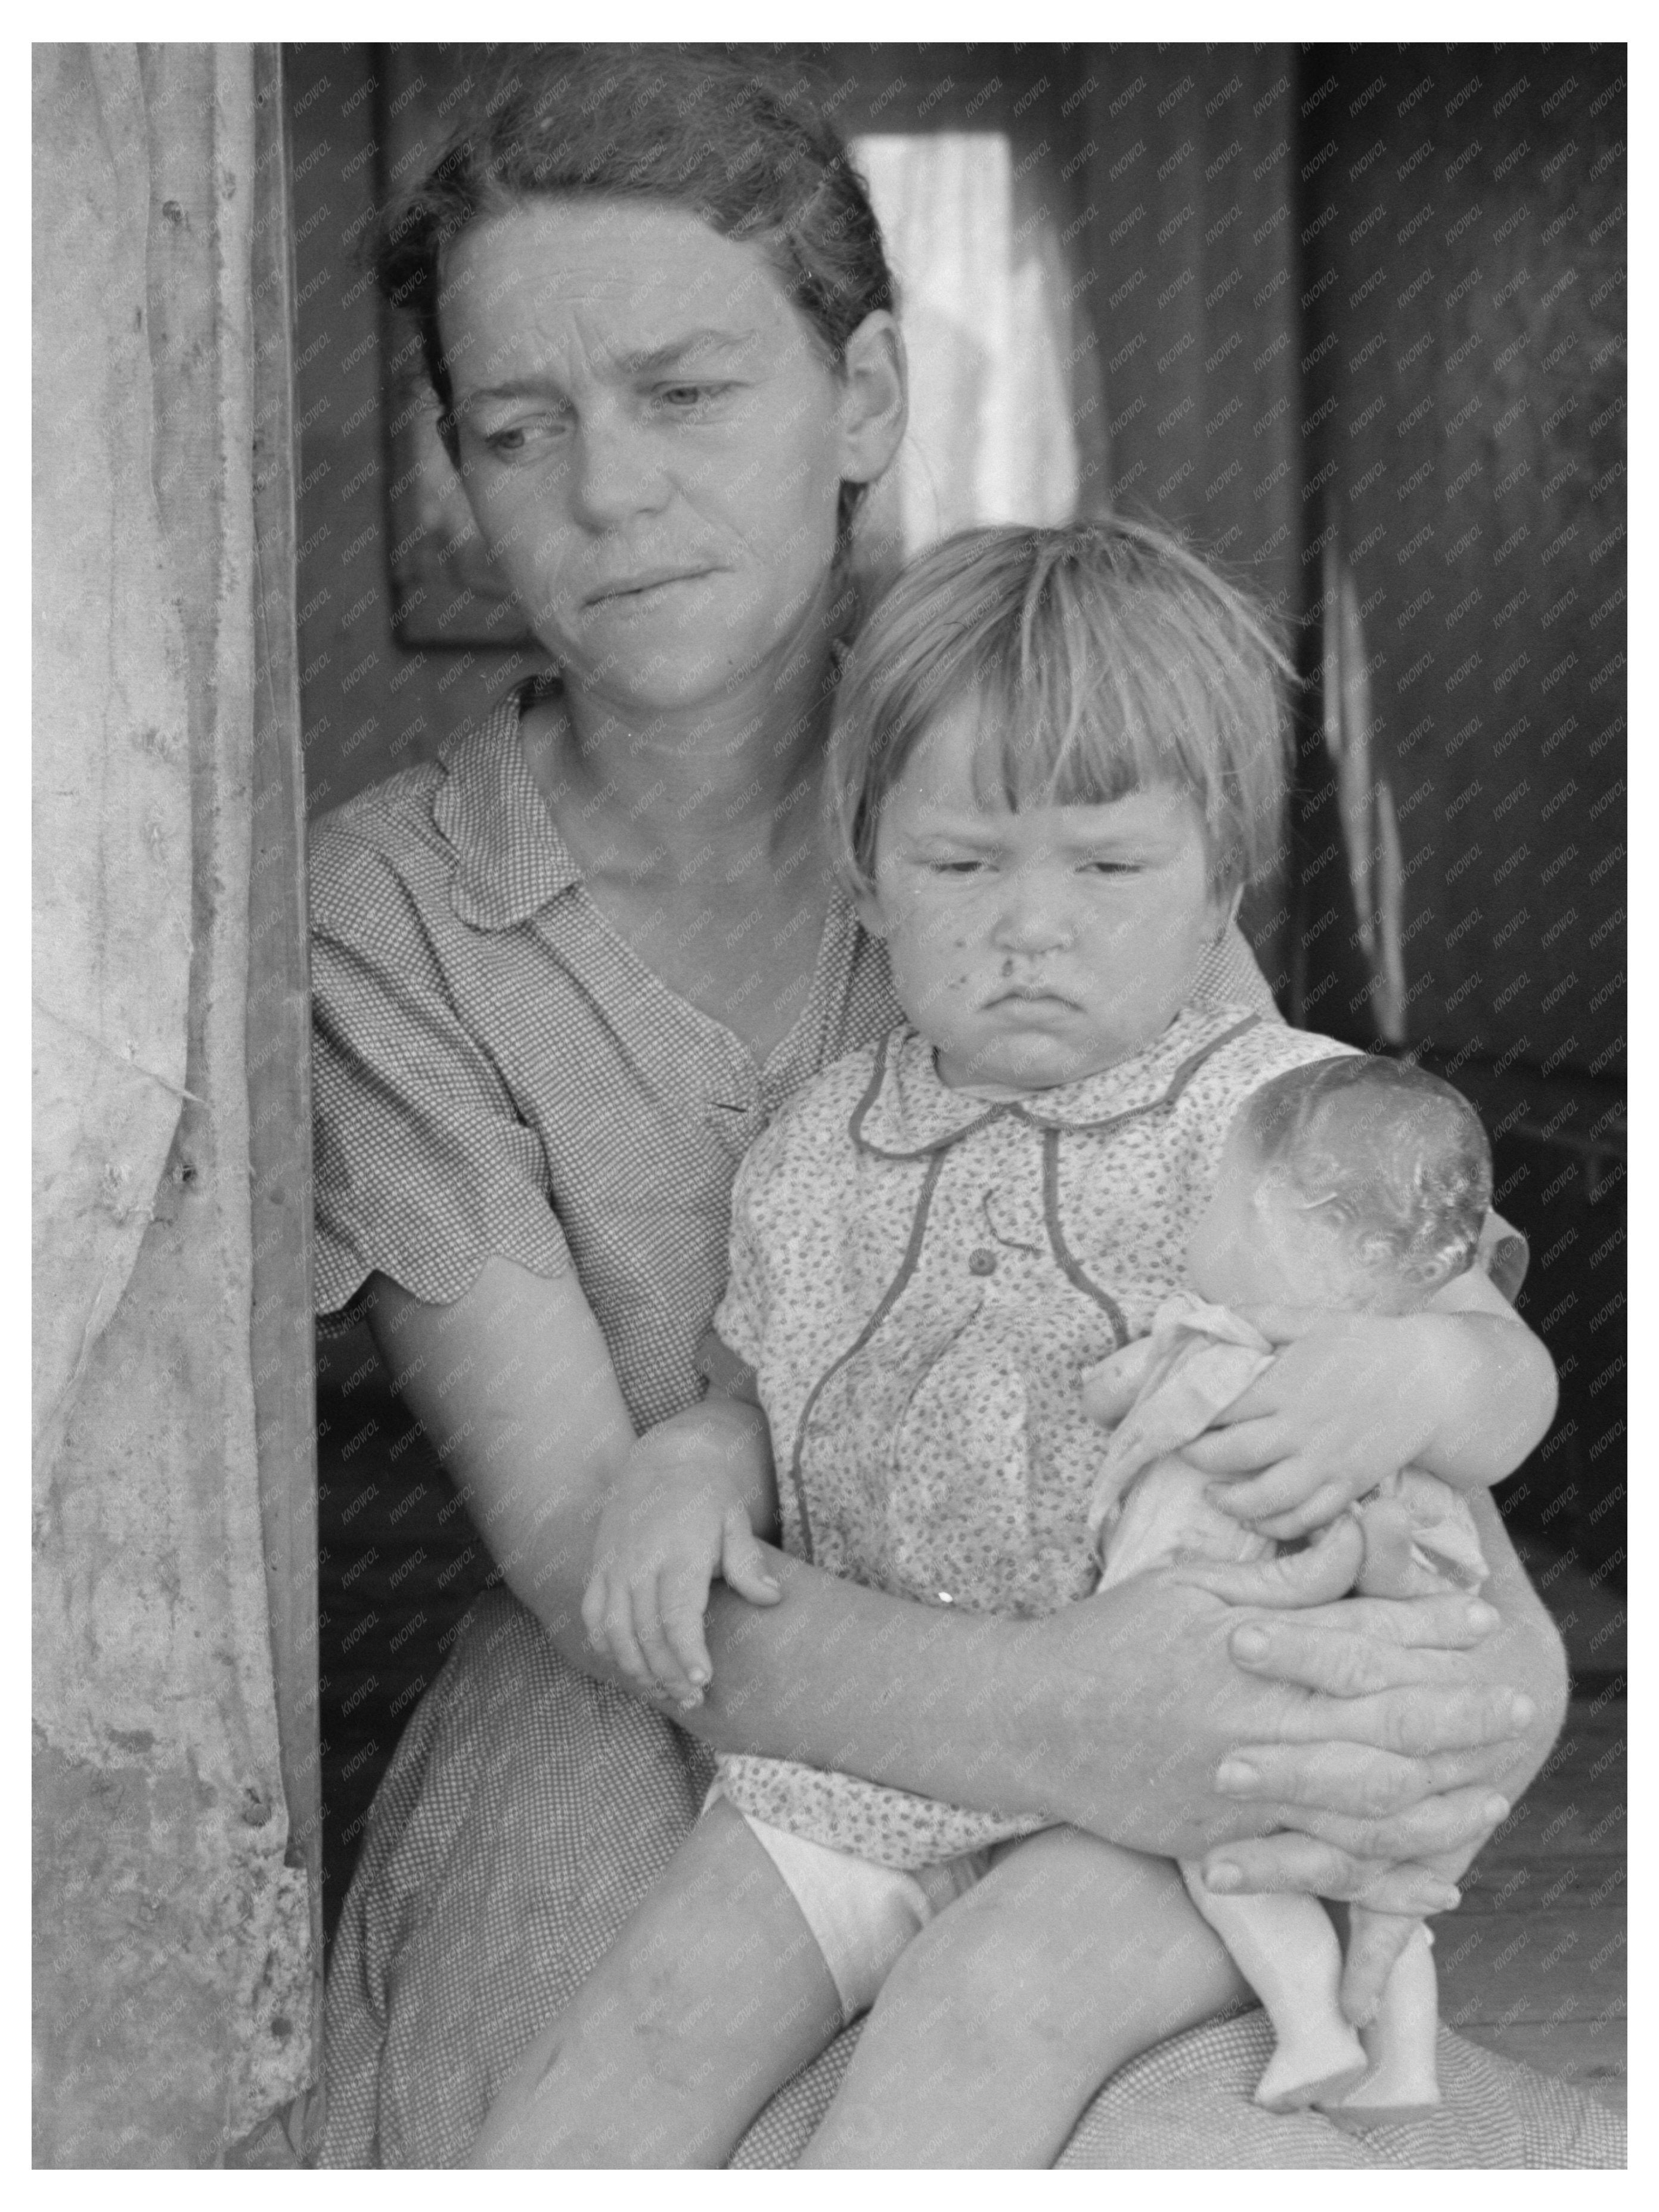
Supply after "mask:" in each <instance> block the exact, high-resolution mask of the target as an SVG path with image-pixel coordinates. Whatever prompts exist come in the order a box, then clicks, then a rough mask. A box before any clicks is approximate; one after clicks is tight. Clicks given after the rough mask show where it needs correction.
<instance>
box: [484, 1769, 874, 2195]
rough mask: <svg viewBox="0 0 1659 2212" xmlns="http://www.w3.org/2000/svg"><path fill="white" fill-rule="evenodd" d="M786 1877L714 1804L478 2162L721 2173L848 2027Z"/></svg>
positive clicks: (546, 2046) (517, 2089)
mask: <svg viewBox="0 0 1659 2212" xmlns="http://www.w3.org/2000/svg"><path fill="white" fill-rule="evenodd" d="M841 2018H842V2013H841V1999H840V1996H839V1995H838V1993H837V1991H836V1985H835V1983H834V1981H833V1980H832V1978H831V1977H830V1973H829V1968H828V1966H826V1965H825V1964H824V1960H823V1954H822V1952H821V1951H820V1950H819V1948H818V1946H817V1942H816V1941H815V1939H814V1937H813V1936H812V1934H811V1929H809V1928H808V1927H807V1924H806V1923H805V1919H803V1917H801V1911H800V1908H799V1905H797V1904H796V1903H795V1900H794V1899H793V1897H792V1896H791V1895H790V1893H789V1891H788V1889H787V1887H786V1886H785V1884H784V1881H783V1878H782V1876H781V1875H780V1874H779V1873H778V1871H777V1869H776V1868H775V1866H774V1865H773V1863H772V1861H771V1860H770V1858H769V1857H768V1856H767V1854H766V1852H765V1850H763V1848H762V1846H761V1845H760V1844H758V1843H757V1841H756V1840H755V1838H754V1836H753V1834H752V1833H751V1832H750V1829H749V1827H748V1825H747V1823H746V1822H745V1821H744V1820H743V1818H742V1816H741V1815H740V1814H738V1813H737V1812H735V1811H734V1810H733V1809H732V1807H731V1806H730V1805H728V1804H727V1803H726V1802H725V1801H724V1800H723V1799H717V1800H716V1801H715V1802H714V1804H712V1805H711V1806H710V1807H709V1808H708V1810H707V1811H706V1812H705V1813H704V1814H703V1815H702V1819H701V1820H699V1821H698V1823H697V1825H696V1827H695V1828H694V1829H693V1830H692V1832H691V1834H690V1837H689V1838H687V1840H686V1842H685V1843H684V1844H683V1845H682V1847H681V1849H680V1850H679V1851H678V1853H677V1854H676V1855H675V1857H674V1858H673V1859H672V1860H671V1863H670V1864H669V1866H668V1867H667V1869H665V1872H664V1874H663V1875H662V1876H661V1878H660V1880H659V1881H658V1882H657V1883H656V1884H655V1885H654V1887H653V1888H652V1889H651V1891H650V1892H649V1893H648V1894H647V1897H646V1899H645V1901H644V1902H643V1904H642V1905H641V1906H640V1908H639V1910H638V1911H636V1912H635V1915H634V1917H633V1918H632V1919H631V1920H629V1923H627V1925H626V1926H625V1927H624V1928H623V1931H622V1934H621V1935H620V1936H618V1937H617V1941H616V1943H615V1944H614V1945H613V1947H612V1948H611V1950H610V1951H609V1952H608V1953H607V1954H605V1958H604V1959H603V1960H601V1961H600V1962H599V1966H597V1967H596V1968H595V1969H594V1971H593V1972H592V1975H591V1976H590V1978H588V1980H587V1981H586V1982H585V1983H584V1984H582V1987H581V1989H580V1990H579V1991H578V1992H577V1994H576V1996H575V1997H574V1999H573V2000H572V2001H571V2002H570V2003H569V2004H568V2005H567V2006H566V2008H565V2009H564V2010H563V2011H562V2013H561V2014H560V2015H559V2016H558V2018H557V2019H556V2021H553V2022H552V2024H551V2026H550V2027H548V2028H547V2029H545V2030H544V2033H542V2034H541V2035H540V2036H538V2038H537V2039H536V2041H535V2043H534V2044H532V2046H531V2048H530V2050H529V2051H527V2052H526V2055H525V2057H524V2058H523V2059H522V2060H521V2061H520V2064H519V2066H518V2068H517V2069H516V2070H515V2071H514V2073H513V2075H512V2077H511V2078H510V2079H509V2081H507V2084H506V2085H505V2087H503V2088H502V2090H501V2093H500V2094H499V2095H498V2096H497V2098H496V2100H495V2104H494V2105H493V2106H491V2108H490V2112H489V2118H488V2119H487V2120H486V2121H485V2123H484V2127H483V2133H482V2135H481V2136H479V2138H478V2141H477V2143H476V2144H475V2145H474V2146H473V2150H472V2157H471V2163H472V2164H473V2165H475V2166H636V2167H637V2166H656V2167H664V2166H667V2167H673V2166H723V2165H724V2164H725V2162H726V2160H727V2159H728V2158H729V2157H730V2156H731V2154H732V2151H733V2149H734V2148H736V2146H737V2143H738V2139H739V2138H740V2137H741V2136H742V2134H743V2131H744V2128H745V2127H747V2126H748V2124H749V2123H750V2120H752V2119H753V2118H754V2117H755V2115H756V2113H757V2112H759V2110H760V2109H761V2106H763V2104H764V2103H765V2102H766V2100H767V2099H768V2098H769V2096H770V2095H771V2094H772V2092H773V2091H774V2090H775V2089H776V2088H778V2087H780V2086H781V2084H782V2083H783V2082H785V2081H787V2080H788V2079H789V2077H790V2075H792V2074H793V2073H795V2072H797V2071H798V2069H799V2068H800V2067H802V2066H804V2065H805V2063H807V2061H808V2060H809V2059H811V2058H813V2057H816V2056H817V2053H818V2052H819V2051H822V2050H823V2048H824V2046H825V2045H827V2044H828V2042H829V2039H830V2038H831V2036H833V2035H834V2034H835V2033H836V2030H837V2029H838V2028H839V2027H840V2026H841Z"/></svg>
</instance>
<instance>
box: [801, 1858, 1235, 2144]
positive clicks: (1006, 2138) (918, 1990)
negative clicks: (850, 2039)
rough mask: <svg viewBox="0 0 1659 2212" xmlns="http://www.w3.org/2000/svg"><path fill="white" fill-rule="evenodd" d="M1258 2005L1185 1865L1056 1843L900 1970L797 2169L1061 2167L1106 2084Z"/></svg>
mask: <svg viewBox="0 0 1659 2212" xmlns="http://www.w3.org/2000/svg"><path fill="white" fill-rule="evenodd" d="M1247 1994H1248V1992H1247V1991H1246V1990H1245V1987H1244V1984H1243V1982H1242V1981H1241V1980H1240V1979H1239V1977H1238V1974H1237V1971H1236V1970H1235V1968H1234V1966H1233V1965H1232V1962H1231V1960H1230V1959H1229V1958H1228V1956H1227V1954H1226V1952H1225V1949H1224V1948H1223V1947H1222V1945H1221V1944H1220V1943H1219V1942H1217V1940H1216V1938H1215V1937H1214V1936H1212V1934H1211V1932H1210V1930H1209V1929H1207V1928H1206V1926H1205V1925H1204V1923H1203V1922H1202V1921H1201V1920H1200V1918H1199V1917H1198V1915H1197V1914H1196V1913H1195V1912H1194V1911H1193V1909H1192V1907H1191V1905H1189V1904H1188V1900H1187V1898H1186V1896H1185V1894H1184V1893H1183V1892H1182V1887H1181V1881H1180V1878H1179V1876H1178V1875H1177V1874H1176V1869H1175V1867H1174V1865H1173V1864H1172V1863H1171V1862H1170V1861H1169V1860H1168V1859H1155V1858H1148V1857H1144V1856H1143V1855H1142V1854H1141V1853H1139V1852H1138V1851H1129V1850H1121V1849H1120V1848H1119V1847H1118V1846H1117V1845H1116V1844H1106V1843H1102V1842H1100V1841H1099V1840H1098V1839H1097V1838H1095V1837H1092V1836H1085V1835H1084V1834H1082V1833H1081V1832H1079V1831H1078V1830H1077V1829H1074V1828H1049V1829H1045V1830H1043V1831H1042V1833H1041V1834H1039V1835H1036V1836H1033V1837H1031V1838H1029V1839H1028V1840H1027V1841H1025V1842H1023V1843H1021V1844H1017V1845H1016V1846H1014V1847H1013V1848H1012V1850H1009V1851H1008V1852H1007V1853H1006V1856H1005V1857H1002V1858H1001V1859H1000V1861H999V1863H997V1864H996V1865H995V1866H994V1868H993V1869H991V1871H990V1873H989V1874H988V1875H987V1876H986V1877H985V1879H984V1881H981V1883H980V1884H979V1886H978V1887H976V1888H975V1889H971V1890H969V1892H968V1893H967V1894H966V1895H965V1896H963V1897H961V1898H958V1899H957V1900H956V1902H955V1903H954V1904H951V1905H948V1906H947V1907H946V1908H945V1911H943V1912H941V1913H940V1914H939V1917H937V1918H936V1919H935V1920H933V1922H931V1923H929V1925H928V1926H927V1928H925V1929H923V1930H922V1932H921V1935H920V1936H917V1938H916V1939H915V1942H913V1943H912V1944H911V1945H910V1947H909V1948H908V1950H906V1951H905V1952H904V1954H903V1955H902V1957H901V1958H900V1959H899V1960H898V1962H897V1964H896V1966H894V1968H893V1970H892V1972H891V1973H890V1976H889V1977H888V1979H887V1982H886V1984H885V1986H884V1988H883V1990H882V1992H881V1995H880V1996H879V1997H878V1999H877V2001H876V2005H875V2008H874V2010H873V2011H872V2014H871V2015H870V2017H869V2020H868V2021H866V2025H865V2029H864V2033H863V2034H862V2036H861V2037H860V2039H859V2045H858V2048H857V2050H856V2051H854V2054H853V2061H852V2064H851V2065H850V2067H849V2068H848V2072H847V2075H846V2077H845V2079H844V2080H843V2081H842V2087H841V2089H840V2091H839V2093H837V2095H836V2100H835V2102H834V2104H833V2105H832V2106H830V2108H829V2112H828V2113H827V2114H826V2115H825V2117H824V2119H823V2124H821V2125H820V2127H819V2129H818V2130H817V2134H816V2135H815V2136H813V2138H812V2140H811V2143H810V2144H809V2145H808V2146H807V2148H806V2150H805V2154H803V2156H802V2158H801V2160H800V2163H801V2164H802V2165H803V2166H842V2167H871V2166H877V2167H879V2166H890V2167H918V2166H956V2167H964V2166H965V2167H997V2166H1028V2167H1029V2166H1049V2165H1052V2164H1053V2162H1054V2159H1055V2158H1056V2157H1057V2156H1058V2155H1059V2154H1060V2151H1061V2150H1062V2149H1063V2148H1065V2144H1066V2137H1067V2136H1069V2135H1070V2133H1071V2131H1072V2129H1073V2126H1074V2125H1075V2124H1076V2121H1077V2118H1078V2115H1079V2113H1080V2112H1082V2111H1083V2109H1084V2107H1085V2105H1086V2104H1087V2103H1088V2101H1089V2099H1090V2098H1091V2096H1092V2095H1093V2094H1094V2093H1095V2091H1096V2090H1097V2088H1098V2087H1100V2085H1101V2083H1102V2082H1103V2081H1105V2080H1106V2079H1107V2078H1108V2077H1109V2075H1112V2074H1114V2073H1115V2072H1116V2071H1117V2069H1119V2068H1120V2067H1121V2066H1122V2065H1124V2064H1126V2063H1127V2062H1128V2060H1130V2059H1131V2058H1134V2057H1139V2054H1140V2052H1142V2051H1147V2050H1150V2049H1151V2048H1152V2045H1154V2044H1156V2043H1159V2042H1162V2041H1163V2039H1164V2037H1165V2036H1169V2035H1173V2034H1175V2033H1176V2032H1177V2031H1178V2030H1179V2029H1181V2028H1183V2027H1192V2026H1194V2025H1195V2024H1196V2023H1197V2022H1198V2021H1203V2020H1208V2019H1211V2018H1212V2017H1213V2015H1215V2014H1217V2013H1218V2012H1220V2011H1223V2010H1224V2009H1225V2008H1226V2007H1227V2005H1228V2004H1229V2003H1231V2002H1233V2001H1234V2000H1235V1999H1237V1998H1240V1997H1243V1996H1246V1995H1247Z"/></svg>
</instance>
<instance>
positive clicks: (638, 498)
mask: <svg viewBox="0 0 1659 2212" xmlns="http://www.w3.org/2000/svg"><path fill="white" fill-rule="evenodd" d="M668 495H669V486H668V479H667V477H666V476H665V473H664V471H663V469H662V467H661V465H660V463H659V458H658V456H657V455H656V454H655V453H653V450H652V445H651V440H650V437H649V435H647V433H646V432H645V431H644V430H643V429H641V427H640V426H639V424H638V423H636V422H629V421H627V420H625V419H616V418H612V417H608V416H606V415H605V414H597V415H594V416H589V417H588V418H587V419H586V421H585V422H583V423H582V425H581V427H580V429H579V430H578V432H577V434H576V450H575V453H574V467H573V468H572V470H571V474H570V501H571V507H572V510H573V512H574V514H575V517H576V520H578V521H579V522H581V523H583V524H584V525H586V527H587V528H589V529H590V530H608V529H611V528H613V527H614V526H616V525H617V523H619V522H626V521H628V520H629V519H630V517H632V516H634V515H636V514H653V513H656V512H657V511H658V510H659V508H660V507H664V506H665V505H666V503H667V500H668Z"/></svg>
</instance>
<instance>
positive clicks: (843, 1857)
mask: <svg viewBox="0 0 1659 2212" xmlns="http://www.w3.org/2000/svg"><path fill="white" fill-rule="evenodd" d="M724 1795H725V1793H724V1792H723V1790H721V1789H720V1784H719V1783H718V1782H716V1783H715V1784H714V1787H713V1788H712V1789H711V1790H709V1792H708V1796H707V1797H706V1798H705V1799H704V1800H703V1807H704V1809H705V1811H706V1810H707V1809H708V1807H709V1806H710V1805H712V1804H713V1803H714V1800H715V1798H717V1797H720V1796H724ZM727 1802H730V1801H729V1800H728V1801H727ZM732 1809H733V1810H734V1811H735V1812H737V1813H738V1816H739V1818H740V1819H742V1820H744V1821H745V1822H746V1823H747V1825H748V1826H749V1828H750V1832H751V1833H752V1834H753V1835H754V1837H755V1838H756V1840H757V1843H758V1844H760V1846H761V1849H762V1850H763V1851H764V1852H765V1853H766V1855H767V1857H768V1858H769V1859H770V1860H771V1862H772V1863H773V1865H774V1866H775V1867H776V1869H777V1870H778V1872H779V1874H780V1875H781V1876H782V1878H783V1884H784V1887H785V1888H786V1889H787V1891H788V1892H789V1894H790V1895H791V1897H793V1899H794V1900H795V1903H796V1904H797V1905H799V1907H800V1911H801V1917H802V1918H803V1919H804V1920H805V1923H806V1924H807V1926H808V1927H809V1928H810V1929H811V1931H812V1936H813V1940H814V1941H815V1942H817V1947H818V1948H819V1950H820V1951H822V1952H823V1962H824V1964H825V1966H828V1967H829V1974H830V1978H831V1979H832V1980H833V1981H834V1983H835V1984H836V1992H837V1994H838V1995H839V1996H840V1998H841V2011H842V2024H843V2025H845V2023H846V2022H847V2021H851V2020H856V2019H857V2017H858V2015H860V2013H861V2012H868V2010H869V2009H870V2007H871V2006H872V2004H873V2003H874V2002H875V2001H876V1998H877V1996H878V1993H879V1991H880V1989H881V1985H882V1984H883V1983H884V1981H885V1980H886V1979H887V1977H888V1975H889V1974H890V1973H891V1972H892V1971H893V1968H894V1966H895V1965H896V1963H897V1960H898V1956H899V1954H900V1953H901V1952H902V1950H903V1949H904V1948H905V1946H906V1945H907V1944H908V1943H911V1942H915V1938H916V1937H917V1936H920V1935H921V1931H922V1929H924V1928H925V1927H926V1926H927V1923H928V1922H929V1921H930V1920H932V1919H933V1917H934V1915H935V1914H936V1913H939V1912H942V1911H944V1910H945V1906H946V1905H950V1904H951V1903H952V1902H953V1901H954V1900H955V1899H957V1898H958V1897H961V1896H963V1894H964V1893H965V1892H967V1891H968V1890H970V1889H971V1888H972V1887H974V1885H975V1882H977V1881H982V1880H983V1879H984V1877H985V1876H986V1875H987V1874H988V1873H989V1872H990V1870H991V1868H992V1867H993V1866H994V1864H995V1863H996V1859H997V1857H999V1855H1000V1850H1003V1849H1005V1848H1006V1846H1001V1845H998V1846H993V1848H992V1849H991V1850H983V1851H967V1852H964V1853H963V1856H962V1857H959V1858H954V1859H942V1860H940V1861H939V1862H938V1863H936V1864H935V1865H933V1866H923V1867H914V1868H911V1869H908V1870H907V1869H901V1868H898V1867H888V1866H878V1865H876V1864H875V1863H873V1862H872V1861H871V1860H869V1859H860V1858H855V1857H854V1856H853V1854H852V1853H851V1852H850V1851H838V1850H833V1849H832V1848H831V1847H830V1846H829V1844H815V1843H813V1842H812V1841H811V1839H810V1838H808V1837H805V1836H795V1835H791V1833H790V1832H789V1831H788V1830H787V1828H776V1827H774V1826H772V1824H771V1822H770V1821H769V1820H756V1819H755V1817H754V1815H753V1814H750V1813H744V1812H743V1811H742V1809H741V1808H740V1807H733V1808H732Z"/></svg>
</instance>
